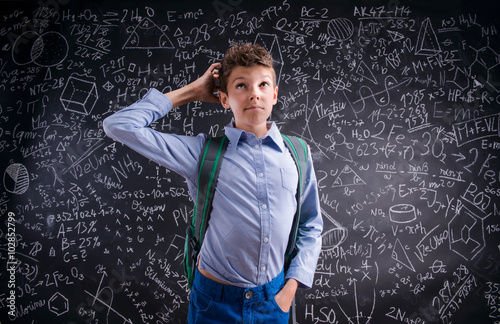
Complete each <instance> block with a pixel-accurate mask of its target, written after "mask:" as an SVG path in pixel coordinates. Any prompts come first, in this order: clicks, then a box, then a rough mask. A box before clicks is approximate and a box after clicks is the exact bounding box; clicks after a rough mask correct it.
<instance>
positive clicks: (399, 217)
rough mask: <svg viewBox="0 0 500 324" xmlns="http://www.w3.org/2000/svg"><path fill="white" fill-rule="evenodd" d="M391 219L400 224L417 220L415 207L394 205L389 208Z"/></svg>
mask: <svg viewBox="0 0 500 324" xmlns="http://www.w3.org/2000/svg"><path fill="white" fill-rule="evenodd" d="M389 219H390V220H391V221H392V222H394V223H398V224H406V223H410V222H413V221H414V220H416V219H417V213H416V211H415V206H413V205H409V204H399V205H394V206H392V207H391V208H389Z"/></svg>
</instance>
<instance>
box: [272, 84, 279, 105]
mask: <svg viewBox="0 0 500 324" xmlns="http://www.w3.org/2000/svg"><path fill="white" fill-rule="evenodd" d="M277 102H278V86H276V87H275V88H274V95H273V105H275V104H276V103H277Z"/></svg>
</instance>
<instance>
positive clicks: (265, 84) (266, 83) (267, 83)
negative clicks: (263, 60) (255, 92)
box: [260, 81, 269, 87]
mask: <svg viewBox="0 0 500 324" xmlns="http://www.w3.org/2000/svg"><path fill="white" fill-rule="evenodd" d="M260 86H261V87H269V82H267V81H263V82H262V83H261V84H260Z"/></svg>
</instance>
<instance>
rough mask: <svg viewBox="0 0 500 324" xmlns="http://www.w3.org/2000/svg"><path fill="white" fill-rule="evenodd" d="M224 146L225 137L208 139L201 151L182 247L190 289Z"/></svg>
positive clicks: (225, 142) (225, 146)
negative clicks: (189, 217) (189, 222)
mask: <svg viewBox="0 0 500 324" xmlns="http://www.w3.org/2000/svg"><path fill="white" fill-rule="evenodd" d="M227 144H228V139H227V137H226V136H220V137H211V138H208V139H207V140H206V141H205V144H204V146H203V149H202V151H201V155H200V161H199V166H198V170H199V171H198V188H197V191H196V201H195V205H194V210H193V220H192V222H191V225H190V226H188V228H187V231H186V232H187V237H186V243H185V246H184V271H185V273H186V276H187V279H188V287H189V288H191V285H192V283H193V279H194V272H195V268H196V263H197V259H198V254H199V252H200V249H201V244H202V242H203V239H204V237H205V232H206V231H207V225H208V220H209V218H210V213H211V210H212V200H213V198H214V193H215V187H216V184H217V178H218V176H219V171H220V166H221V162H222V157H223V156H224V153H225V151H226V149H227Z"/></svg>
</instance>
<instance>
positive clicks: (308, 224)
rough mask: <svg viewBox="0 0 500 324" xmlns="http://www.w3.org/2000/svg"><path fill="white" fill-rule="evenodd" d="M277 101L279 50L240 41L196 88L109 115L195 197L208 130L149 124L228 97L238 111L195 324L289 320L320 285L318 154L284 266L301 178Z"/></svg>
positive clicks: (196, 293) (194, 296) (122, 136)
mask: <svg viewBox="0 0 500 324" xmlns="http://www.w3.org/2000/svg"><path fill="white" fill-rule="evenodd" d="M219 68H220V70H219ZM216 80H218V81H219V82H220V89H219V88H218V87H217V86H216ZM217 90H218V98H217V97H216V96H215V95H214V92H215V91H217ZM277 98H278V87H277V86H276V75H275V71H274V68H273V61H272V58H271V55H270V54H269V53H268V52H267V51H266V50H265V49H264V48H263V47H262V46H260V45H253V44H241V45H234V46H233V47H231V48H229V49H228V50H227V52H226V54H225V56H224V59H223V61H222V64H221V63H214V64H212V65H211V66H210V67H209V68H208V70H207V71H206V72H205V73H204V74H203V75H202V76H201V77H200V78H199V79H197V80H195V81H194V82H192V83H191V84H188V85H187V86H185V87H182V88H180V89H177V90H174V91H171V92H169V93H166V94H164V95H163V94H161V93H160V92H158V91H156V90H150V91H149V92H148V93H147V94H146V95H145V96H144V98H143V99H141V100H139V101H138V102H136V103H135V104H133V105H132V106H130V107H128V108H126V109H123V110H121V111H118V112H117V113H115V114H114V115H112V116H110V117H108V118H106V120H104V129H105V131H106V134H107V135H108V136H110V137H111V138H113V139H115V140H118V141H120V142H123V143H124V144H126V145H128V146H129V147H131V148H132V149H134V150H136V151H137V152H139V153H140V154H142V155H144V156H146V157H147V158H149V159H151V160H153V161H155V162H157V163H159V164H161V165H163V166H165V167H167V168H169V169H171V170H173V171H175V172H177V173H179V174H180V175H182V176H183V177H184V178H185V179H186V181H187V184H188V188H189V192H190V194H191V196H192V197H193V200H195V199H196V186H197V181H198V180H197V165H198V158H199V155H200V152H201V149H202V146H203V143H204V142H205V139H206V138H207V135H205V134H200V135H198V136H194V137H193V136H181V135H175V134H164V133H160V132H157V131H154V130H152V129H151V128H148V127H147V126H148V125H150V124H151V123H152V122H154V121H155V120H157V119H159V118H162V117H163V116H165V115H166V114H167V113H168V112H169V111H170V110H171V109H172V108H173V107H177V106H180V105H183V104H186V103H188V102H192V101H206V102H217V101H220V103H221V104H222V106H223V107H224V108H226V109H231V110H232V112H233V115H234V118H233V121H232V122H231V123H230V124H229V125H227V126H226V128H225V134H226V136H227V137H228V139H229V145H228V148H227V151H226V153H225V155H224V158H223V162H222V166H221V171H220V174H219V180H218V183H217V187H216V193H215V195H214V200H213V203H212V206H213V209H212V213H211V217H210V221H209V226H208V228H207V232H206V234H205V238H204V241H203V245H202V248H201V251H200V255H199V259H198V265H197V269H196V273H195V277H194V282H193V285H192V289H191V295H190V306H189V315H188V323H267V324H269V323H287V321H288V312H289V309H290V305H291V303H292V300H293V297H294V295H295V292H296V290H297V288H298V287H302V288H310V287H311V286H312V283H313V276H314V271H315V268H316V263H317V259H318V256H319V252H320V249H321V231H322V227H323V222H322V218H321V213H320V207H319V199H318V192H317V186H316V185H317V182H316V177H315V174H314V169H313V165H312V159H311V157H310V156H311V155H310V154H308V156H309V160H308V168H307V171H306V184H305V188H304V195H303V202H302V213H301V218H300V219H301V221H300V225H299V231H298V235H297V246H298V253H297V254H296V256H295V257H294V258H293V259H292V261H291V264H290V267H289V268H288V271H287V273H286V279H285V274H284V272H283V268H284V255H285V250H286V246H287V243H288V238H289V235H290V229H291V227H292V221H293V216H294V214H295V209H296V205H297V203H296V198H295V193H296V190H297V183H298V174H297V169H296V166H295V162H294V161H293V158H292V156H291V155H290V152H289V151H288V149H287V147H286V146H285V145H284V143H283V139H282V137H281V134H280V132H279V130H278V128H277V126H276V124H275V123H274V122H268V121H267V119H268V117H269V116H270V114H271V111H272V107H273V106H274V104H276V102H277ZM285 280H286V281H285Z"/></svg>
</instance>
